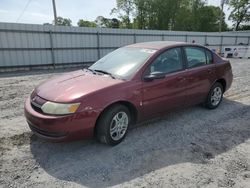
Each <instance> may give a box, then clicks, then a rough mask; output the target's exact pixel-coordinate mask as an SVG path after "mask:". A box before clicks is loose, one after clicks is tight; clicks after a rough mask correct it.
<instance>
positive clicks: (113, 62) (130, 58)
mask: <svg viewBox="0 0 250 188" xmlns="http://www.w3.org/2000/svg"><path fill="white" fill-rule="evenodd" d="M155 52H156V50H153V49H145V48H129V47H124V48H119V49H117V50H115V51H113V52H111V53H109V54H108V55H106V56H104V57H103V58H101V59H100V60H99V61H97V62H96V63H95V64H93V65H92V66H91V67H89V69H90V70H93V71H97V72H100V73H106V74H109V75H112V76H114V77H117V78H121V79H129V78H131V77H132V76H134V74H135V73H136V72H137V70H138V69H139V68H140V67H141V66H142V65H143V64H144V63H145V61H146V60H147V59H148V58H149V57H150V56H152V55H153V54H154V53H155Z"/></svg>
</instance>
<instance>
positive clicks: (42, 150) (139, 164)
mask: <svg viewBox="0 0 250 188" xmlns="http://www.w3.org/2000/svg"><path fill="white" fill-rule="evenodd" d="M231 62H232V66H233V72H234V82H233V85H232V88H231V89H230V90H229V91H228V92H227V93H226V94H225V99H224V101H223V102H222V104H221V106H220V107H219V108H218V109H216V110H212V111H211V110H207V109H204V108H202V107H201V106H195V107H190V108H187V109H183V110H180V111H177V112H173V113H169V114H167V115H166V116H165V117H161V118H159V119H157V120H153V121H150V122H147V123H144V124H143V125H142V126H139V127H136V128H134V129H132V130H130V132H129V134H128V135H127V138H126V139H125V140H124V141H123V142H122V143H121V144H120V145H118V146H115V147H108V146H105V145H102V144H99V143H97V142H96V141H95V140H89V141H78V142H73V143H59V144H58V143H57V144H55V143H49V142H46V141H44V140H42V139H39V138H37V137H36V136H34V135H32V134H31V133H30V130H29V128H28V126H27V124H26V122H25V118H24V115H23V104H24V100H25V98H26V97H28V96H29V94H30V92H31V90H32V89H33V88H34V86H35V85H37V84H38V83H40V82H42V81H43V80H46V79H48V78H50V77H52V76H53V75H55V74H61V73H60V72H49V73H48V72H45V71H40V72H30V73H18V74H2V75H1V76H0V112H1V113H0V130H1V131H0V187H93V188H94V187H108V186H114V187H192V188H193V187H250V60H231Z"/></svg>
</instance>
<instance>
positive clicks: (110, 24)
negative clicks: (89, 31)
mask: <svg viewBox="0 0 250 188" xmlns="http://www.w3.org/2000/svg"><path fill="white" fill-rule="evenodd" d="M95 23H96V25H97V26H98V27H107V28H119V26H120V21H119V20H118V19H116V18H113V19H109V18H105V17H103V16H98V17H97V18H96V20H95Z"/></svg>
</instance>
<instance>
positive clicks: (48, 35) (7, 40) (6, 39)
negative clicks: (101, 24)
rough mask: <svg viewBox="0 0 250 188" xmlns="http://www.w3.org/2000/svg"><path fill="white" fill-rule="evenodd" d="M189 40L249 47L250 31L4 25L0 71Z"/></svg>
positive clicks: (0, 33)
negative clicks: (134, 45)
mask: <svg viewBox="0 0 250 188" xmlns="http://www.w3.org/2000/svg"><path fill="white" fill-rule="evenodd" d="M162 40H170V41H186V42H192V41H193V40H195V42H196V43H199V44H202V45H209V46H210V48H214V49H222V47H223V46H229V45H237V44H239V43H243V44H249V43H250V36H249V33H248V32H223V33H201V32H176V31H155V30H129V29H107V28H79V27H62V26H52V25H31V24H16V23H0V69H1V70H3V69H5V70H6V68H7V69H12V68H23V67H37V66H52V67H56V66H60V65H83V64H86V63H92V62H95V61H96V60H97V59H99V58H100V57H102V56H104V55H105V54H107V53H109V52H110V51H112V50H114V49H116V48H118V47H121V46H124V45H127V44H131V43H136V42H145V41H162Z"/></svg>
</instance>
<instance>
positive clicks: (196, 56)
mask: <svg viewBox="0 0 250 188" xmlns="http://www.w3.org/2000/svg"><path fill="white" fill-rule="evenodd" d="M184 52H185V56H186V66H187V69H188V74H187V88H186V89H187V99H188V100H187V104H188V105H191V104H198V103H201V102H204V101H205V99H206V97H207V95H208V93H209V90H210V88H211V86H212V84H213V83H214V81H215V79H216V72H215V64H214V63H213V59H212V53H211V52H210V51H209V50H207V49H205V48H202V47H197V46H189V47H184Z"/></svg>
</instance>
